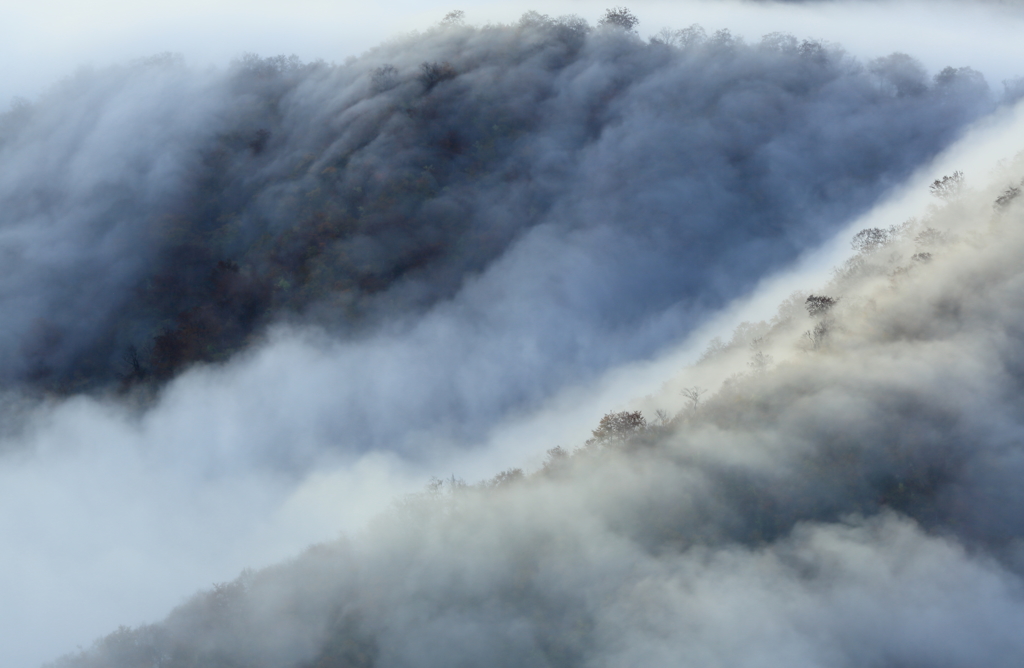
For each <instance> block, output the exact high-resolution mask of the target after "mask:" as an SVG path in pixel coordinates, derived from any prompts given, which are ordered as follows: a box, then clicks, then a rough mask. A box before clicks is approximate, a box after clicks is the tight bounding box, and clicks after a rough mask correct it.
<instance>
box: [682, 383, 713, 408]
mask: <svg viewBox="0 0 1024 668" xmlns="http://www.w3.org/2000/svg"><path fill="white" fill-rule="evenodd" d="M707 393H708V391H707V390H706V389H705V388H703V387H701V386H699V385H694V386H693V387H687V388H683V390H682V391H681V392H680V394H682V395H683V396H684V397H686V399H687V400H688V401H689V402H690V410H692V411H693V412H694V413H696V412H697V409H698V408H699V407H700V399H701V397H703V396H704V395H705V394H707Z"/></svg>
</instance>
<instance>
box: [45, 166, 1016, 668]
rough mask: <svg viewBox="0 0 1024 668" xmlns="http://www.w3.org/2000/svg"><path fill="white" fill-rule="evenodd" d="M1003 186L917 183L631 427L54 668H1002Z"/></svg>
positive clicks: (609, 427) (227, 587)
mask: <svg viewBox="0 0 1024 668" xmlns="http://www.w3.org/2000/svg"><path fill="white" fill-rule="evenodd" d="M1022 177H1024V158H1019V159H1018V160H1017V161H1016V162H1014V163H1013V164H1010V165H1003V166H1002V167H1001V168H1000V169H999V170H997V172H996V173H995V175H994V177H993V179H992V181H991V182H989V183H980V182H979V183H974V184H973V186H974V187H970V186H971V185H972V182H971V181H970V180H968V179H969V175H968V178H965V176H964V175H963V174H961V173H959V172H958V173H955V174H952V175H948V176H947V177H945V178H943V179H939V180H936V181H935V183H934V184H933V186H932V190H933V193H934V194H935V195H936V197H937V198H938V199H937V200H936V205H935V206H932V207H931V208H930V209H929V210H928V211H923V212H922V215H921V216H919V217H918V218H914V219H911V220H908V221H894V222H893V225H892V226H891V227H888V228H870V229H866V230H864V231H862V232H860V233H858V234H857V235H856V236H855V237H854V239H853V247H854V250H855V251H856V252H855V253H854V254H853V256H852V257H851V258H850V259H849V261H847V262H846V263H845V264H844V265H843V266H841V267H838V268H837V270H836V272H835V276H834V279H833V280H832V281H831V282H830V283H829V284H828V285H822V286H808V288H809V291H810V292H808V293H804V294H797V295H794V296H793V297H792V298H791V299H790V300H788V301H787V302H786V303H785V304H783V305H782V307H781V308H780V310H779V312H778V315H777V316H776V317H775V318H774V319H773V320H772V321H771V322H765V323H759V324H755V325H750V324H748V325H745V326H744V327H743V328H741V329H740V330H738V331H737V336H736V339H735V340H734V341H733V342H732V343H731V344H730V345H722V344H718V345H715V346H712V348H711V349H710V350H709V353H708V354H707V355H706V356H705V358H704V359H703V360H702V361H701V362H700V363H699V364H698V365H697V366H696V367H693V368H690V369H686V370H684V371H682V372H681V373H680V374H678V375H677V376H676V377H674V378H671V379H670V380H669V382H668V383H667V384H666V386H665V390H664V391H663V393H662V394H661V395H660V396H658V397H654V398H653V399H652V400H653V401H655V403H656V404H657V405H660V406H662V407H663V408H662V409H659V417H658V418H657V419H655V420H651V421H648V420H647V419H646V418H645V417H644V416H643V415H642V414H641V413H640V412H636V411H625V412H618V413H610V414H609V415H607V416H606V417H605V419H604V420H602V421H601V424H600V425H597V428H596V429H595V430H594V432H593V438H591V439H590V440H587V441H586V442H585V443H579V444H577V446H575V447H564V448H563V447H558V448H552V449H551V450H549V452H548V459H547V462H546V463H545V465H544V466H543V467H542V468H541V469H540V470H537V471H532V472H528V473H524V472H523V471H522V470H518V469H513V470H509V471H505V472H503V473H501V474H500V475H498V476H496V477H495V478H494V479H493V480H491V481H489V482H482V483H479V484H476V485H467V484H465V483H464V482H462V481H460V480H457V479H455V478H452V479H450V480H444V481H442V480H436V481H435V482H434V483H432V484H431V485H430V486H429V487H428V489H427V490H426V491H425V492H423V493H422V494H419V495H414V496H411V497H408V498H405V499H403V500H401V501H399V502H398V503H396V504H395V506H394V508H393V509H392V510H391V511H390V512H389V513H387V514H386V515H385V516H382V517H380V518H379V519H378V520H377V521H376V522H374V523H373V524H372V525H371V526H370V527H369V528H368V529H367V530H366V531H365V532H363V533H362V534H361V535H358V536H354V537H352V538H351V539H348V540H342V541H338V542H335V543H330V544H325V545H320V546H317V547H314V548H311V549H310V550H309V551H308V552H306V553H305V554H303V555H302V556H300V557H298V558H297V559H295V560H293V561H292V562H289V563H285V564H282V565H280V566H277V567H273V568H269V569H266V570H262V571H258V572H246V573H244V574H243V575H242V576H241V577H240V578H239V579H238V580H236V581H234V582H230V583H225V584H222V585H217V586H215V587H214V588H213V589H212V590H211V591H208V592H204V593H201V594H198V595H196V596H195V597H194V598H193V599H191V600H190V601H189V602H187V603H185V604H184V605H182V606H181V607H180V608H178V609H177V610H175V611H174V612H173V613H172V614H171V615H170V617H168V618H167V619H166V620H165V621H163V622H161V623H159V624H155V625H152V626H143V627H140V628H136V629H129V628H122V629H120V630H118V631H117V632H115V633H113V634H112V635H110V636H108V637H106V638H104V639H102V640H100V641H99V642H97V644H96V645H95V647H93V648H92V649H90V650H88V651H86V652H83V653H81V654H80V655H75V656H70V657H67V658H65V659H63V660H61V661H59V662H58V663H57V664H55V665H57V666H60V667H61V668H86V667H89V668H92V667H100V666H103V667H104V668H121V667H129V666H131V667H135V666H162V667H167V668H170V667H172V666H173V667H179V666H303V667H313V666H316V667H321V668H326V667H328V666H450V665H485V664H486V665H499V666H523V665H531V666H633V665H784V664H786V665H790V664H791V665H815V666H817V665H823V666H917V665H943V666H978V665H993V666H1013V665H1017V664H1019V663H1020V661H1021V660H1022V658H1024V640H1022V638H1021V635H1020V633H1019V630H1020V627H1021V623H1022V622H1024V601H1022V599H1021V591H1022V590H1021V574H1022V567H1024V563H1022V561H1021V553H1020V545H1021V542H1020V541H1021V538H1022V536H1024V523H1022V519H1021V512H1020V507H1021V506H1020V494H1021V493H1020V486H1019V478H1020V476H1021V474H1022V473H1024V471H1022V470H1021V466H1022V464H1021V462H1022V461H1024V459H1022V455H1024V453H1022V450H1021V443H1022V440H1021V435H1022V433H1024V423H1022V421H1021V415H1024V411H1022V410H1021V396H1024V393H1022V383H1024V376H1022V372H1021V370H1022V368H1024V367H1022V365H1021V360H1022V355H1021V351H1022V350H1024V338H1022V337H1024V321H1022V318H1021V314H1022V313H1024V291H1022V289H1021V286H1022V285H1024V283H1022V278H1024V275H1022V269H1021V267H1022V265H1021V263H1020V261H1019V258H1020V257H1021V256H1022V253H1024V208H1022V206H1024V204H1022V202H1024V198H1021V197H1020V193H1021V186H1022V185H1024V178H1022ZM697 377H700V378H704V379H708V378H714V379H715V383H714V385H713V386H711V387H708V388H702V387H700V386H698V385H692V384H691V383H692V382H693V380H694V378H697ZM680 388H682V389H680Z"/></svg>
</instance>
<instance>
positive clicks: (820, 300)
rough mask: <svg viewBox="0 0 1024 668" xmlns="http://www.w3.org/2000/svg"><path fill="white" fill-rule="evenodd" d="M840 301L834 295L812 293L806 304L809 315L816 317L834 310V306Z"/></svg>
mask: <svg viewBox="0 0 1024 668" xmlns="http://www.w3.org/2000/svg"><path fill="white" fill-rule="evenodd" d="M837 301H839V300H838V299H835V298H834V297H827V296H825V295H811V296H810V297H808V298H807V301H805V302H804V306H806V307H807V315H809V316H811V317H812V318H816V317H818V316H819V315H825V314H826V313H828V312H829V311H831V310H832V307H833V306H835V305H836V302H837Z"/></svg>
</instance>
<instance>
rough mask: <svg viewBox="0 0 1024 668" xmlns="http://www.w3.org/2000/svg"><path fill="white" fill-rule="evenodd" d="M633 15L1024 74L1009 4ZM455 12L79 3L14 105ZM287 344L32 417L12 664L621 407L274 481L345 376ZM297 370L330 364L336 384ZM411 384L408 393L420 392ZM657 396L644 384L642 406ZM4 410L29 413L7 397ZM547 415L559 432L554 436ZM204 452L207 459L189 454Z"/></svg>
mask: <svg viewBox="0 0 1024 668" xmlns="http://www.w3.org/2000/svg"><path fill="white" fill-rule="evenodd" d="M410 4H411V3H410ZM629 6H630V8H631V9H632V10H633V11H634V12H635V13H636V14H637V15H638V16H639V18H640V19H641V24H640V32H641V34H643V35H649V34H652V33H654V32H656V31H657V30H659V29H660V28H661V27H663V26H671V27H675V28H681V27H685V26H687V25H689V24H691V23H694V22H697V23H701V24H702V25H703V26H704V27H705V28H706V29H707V30H708V32H709V33H711V32H714V31H715V30H717V29H720V28H728V29H730V30H731V31H732V32H733V34H734V35H737V36H743V37H745V38H747V39H748V41H750V42H756V41H757V40H758V39H759V38H760V36H761V35H763V34H765V33H768V32H772V31H776V30H784V31H788V32H791V33H794V34H796V35H797V37H800V38H803V37H812V38H823V39H827V40H833V41H836V42H839V43H841V44H842V45H843V46H844V47H845V48H846V49H847V50H848V51H850V52H851V53H852V54H853V55H856V56H858V57H861V58H863V59H870V58H874V57H878V56H884V55H887V54H888V53H891V52H893V51H905V52H908V53H910V54H912V55H913V56H915V57H917V58H919V59H920V60H921V61H922V62H923V63H924V64H925V65H926V67H927V68H928V69H929V71H930V72H935V71H936V70H938V69H939V68H941V67H944V66H946V65H950V64H952V65H954V66H962V65H970V66H972V67H974V68H975V69H978V70H980V71H982V72H983V73H984V74H985V76H986V78H987V79H988V81H989V84H990V85H991V86H992V88H993V89H995V90H996V91H997V92H998V91H999V90H1000V89H1001V83H1000V82H1001V80H1002V79H1005V78H1009V77H1012V76H1015V75H1017V74H1019V71H1017V70H1016V69H1015V68H1016V66H1017V63H1020V62H1024V58H1021V56H1022V55H1024V48H1022V47H1021V46H1019V45H1018V44H1017V43H1015V42H1017V41H1019V40H1015V39H1014V38H1015V37H1016V36H1018V35H1020V34H1024V17H1022V16H1021V15H1020V13H1019V12H1018V11H1017V10H1016V9H1013V8H1012V7H1011V8H1008V7H1007V6H990V5H984V4H980V3H927V4H924V3H895V4H894V3H820V4H813V3H803V4H799V5H796V4H780V5H775V4H766V3H760V4H747V3H723V2H708V3H692V4H689V3H679V2H674V3H642V2H634V3H631V4H630V5H629ZM454 8H456V7H453V6H449V5H440V4H438V5H436V6H435V5H430V4H427V3H416V4H415V7H409V9H407V10H404V11H403V10H402V9H401V5H390V6H388V7H387V8H386V9H384V10H379V11H377V12H370V11H369V10H368V9H367V8H366V7H364V6H362V5H356V6H355V7H345V6H344V5H339V4H338V3H313V2H300V3H248V2H247V3H236V4H230V3H219V4H216V5H212V4H211V3H191V4H189V3H174V5H173V6H172V5H171V4H170V3H166V4H156V3H154V4H150V5H147V6H145V7H141V6H139V5H138V4H137V3H109V4H105V5H91V6H89V7H88V9H86V8H84V7H83V6H81V5H80V4H78V3H72V2H67V3H43V4H39V5H35V6H34V7H33V8H31V9H26V10H21V11H12V10H11V9H3V10H0V26H2V27H0V62H2V63H3V64H4V72H5V77H4V79H3V81H2V82H0V100H4V99H8V98H11V97H13V96H23V97H27V98H30V99H31V98H34V97H35V96H37V95H38V94H39V93H41V92H42V91H43V90H45V89H46V88H47V87H48V86H50V85H51V84H52V83H53V82H54V81H55V80H57V79H59V78H60V77H62V76H65V75H67V74H69V73H71V72H73V71H74V70H75V69H76V68H78V67H81V66H85V65H93V66H95V67H103V66H106V65H108V64H112V63H120V62H124V61H126V60H130V59H133V58H137V57H142V56H147V55H151V54H153V53H157V52H163V51H174V52H180V53H182V54H183V55H184V57H185V60H186V62H188V63H190V64H194V65H198V66H205V65H216V66H220V67H222V66H224V65H225V64H226V63H227V62H228V61H230V60H231V59H232V58H235V57H238V56H239V55H240V54H241V53H243V52H256V53H259V54H261V55H273V54H277V53H284V54H291V53H295V54H297V55H299V56H300V57H302V58H304V59H315V58H323V59H325V60H329V61H337V62H341V61H343V60H344V59H345V58H346V57H348V56H351V55H358V54H360V53H362V52H363V51H365V50H366V49H368V48H370V47H372V46H374V45H376V44H377V43H379V42H380V41H382V40H384V39H386V38H388V37H390V36H392V35H394V34H396V33H399V32H403V31H408V30H413V29H422V28H424V27H426V26H428V25H430V24H431V23H433V22H435V21H436V20H438V19H439V18H440V17H441V16H443V15H444V14H445V13H446V12H447V11H449V10H450V9H454ZM457 8H459V9H463V10H465V11H466V18H467V21H468V22H470V23H474V24H480V23H484V22H486V21H488V20H493V21H514V20H515V19H517V18H518V16H519V15H520V14H522V12H523V11H525V10H527V9H537V10H540V11H543V12H545V13H548V14H552V15H557V14H562V13H578V14H580V15H582V16H584V17H585V18H587V19H589V20H590V21H591V22H596V20H597V19H598V18H599V17H600V15H601V13H602V12H603V10H604V9H605V8H606V6H605V5H604V4H597V3H554V4H552V5H547V6H544V7H533V6H530V5H521V4H515V5H513V4H510V3H508V4H506V3H480V4H477V5H472V4H465V3H464V4H462V5H461V6H459V7H457ZM1007 132H1008V135H1007V143H1008V144H1009V143H1012V140H1013V139H1017V138H1019V136H1020V134H1019V130H1017V129H1011V130H1008V131H1007ZM945 168H946V165H943V167H941V169H945ZM937 169H940V168H938V167H936V168H930V169H926V170H925V173H924V175H923V176H921V177H920V179H919V180H918V182H916V183H915V187H916V188H918V189H919V188H920V187H921V183H923V182H927V179H929V178H931V177H933V175H935V176H937V175H938V174H937V173H935V171H936V170H937ZM826 264H827V262H825V263H821V265H820V266H822V267H824V265H826ZM773 298H774V293H773ZM278 336H279V339H278V341H277V342H276V343H275V345H274V346H272V347H271V348H268V349H266V350H264V351H262V352H258V353H256V354H255V356H253V357H252V358H250V359H246V360H243V361H242V362H240V363H238V364H236V365H233V366H232V367H231V368H229V369H228V370H226V371H223V372H222V371H200V372H197V373H193V374H190V375H188V376H186V377H185V378H182V379H181V380H180V381H178V382H177V383H176V384H175V385H174V386H173V387H172V388H171V389H170V390H169V392H168V394H167V396H166V398H165V399H164V400H163V401H161V403H160V404H159V405H158V406H157V407H156V408H155V409H154V410H153V411H151V412H150V413H148V414H146V415H145V416H144V417H142V418H141V419H140V418H139V417H138V416H135V415H132V414H129V413H127V412H125V411H123V410H122V409H120V408H118V407H116V406H111V405H107V404H103V403H100V402H96V401H94V400H92V399H88V398H78V399H72V400H69V401H65V402H61V403H59V404H54V405H49V406H43V407H41V408H36V409H34V412H32V413H31V414H30V416H29V417H28V418H27V420H28V425H27V426H26V427H25V431H23V432H21V433H20V435H19V436H18V438H17V445H18V447H12V448H10V451H9V452H8V454H7V455H5V457H4V459H5V461H4V462H3V465H2V466H0V490H2V492H0V498H2V508H3V511H2V515H0V545H2V547H0V557H2V559H0V560H2V562H3V564H4V574H3V575H2V576H0V601H3V604H2V606H0V629H2V631H0V662H2V663H4V665H14V666H17V665H33V664H35V663H38V662H39V661H41V660H44V659H47V658H51V657H53V656H55V655H57V654H60V653H62V652H65V651H68V650H71V649H73V648H74V646H75V645H76V644H82V645H87V644H88V643H89V642H90V641H91V640H92V639H93V638H94V637H96V636H97V635H99V634H101V633H104V632H107V631H109V630H111V629H112V628H115V627H116V626H117V625H118V624H121V623H124V624H138V623H141V622H145V621H154V620H156V619H158V618H159V617H161V616H162V615H163V614H165V613H166V611H167V610H168V609H169V608H170V607H171V606H173V605H174V604H176V603H178V602H180V601H181V600H182V599H183V598H184V597H185V596H187V595H188V594H190V593H191V592H192V591H193V590H195V589H196V588H198V587H202V586H207V585H209V584H210V583H211V582H213V581H221V580H226V579H230V578H232V577H234V576H235V575H236V574H237V572H238V571H239V570H240V569H241V568H243V567H245V566H255V567H258V566H262V565H265V564H267V563H271V562H273V561H275V560H278V559H281V558H283V557H285V556H287V555H289V554H292V553H294V552H295V551H297V550H298V549H300V548H301V547H304V546H305V545H307V544H308V543H310V542H312V541H315V540H322V539H326V538H330V537H332V536H334V535H335V534H336V532H337V531H338V530H339V529H349V530H350V529H354V528H356V527H358V526H360V524H361V522H362V521H364V520H365V519H366V518H367V517H368V516H370V515H371V514H373V513H375V512H377V511H378V510H379V509H381V508H383V507H385V506H386V505H387V503H388V502H389V500H390V499H391V498H393V497H394V495H396V494H399V493H402V492H405V491H409V490H412V489H416V488H418V487H420V486H421V485H422V484H423V482H424V481H425V479H426V478H427V477H429V476H430V475H445V474H449V473H456V474H458V475H460V476H463V477H466V478H468V479H470V480H473V479H475V478H478V477H485V476H487V475H489V474H492V473H493V472H494V471H495V470H496V469H499V468H502V467H505V466H509V465H522V464H524V463H525V464H529V463H530V462H535V461H537V458H538V457H539V456H540V454H539V453H541V452H543V450H544V449H545V448H547V447H550V446H552V445H555V444H557V442H552V440H554V439H555V438H559V439H561V438H568V439H571V438H579V439H580V440H582V438H584V437H585V436H586V435H587V431H588V429H589V428H591V427H592V425H593V420H594V419H596V417H599V416H600V415H601V414H602V413H603V412H604V411H605V410H609V409H612V408H616V406H613V405H609V404H610V401H611V399H612V398H613V396H614V392H612V393H611V394H609V393H603V394H602V393H600V389H601V388H602V387H606V385H605V384H602V383H598V384H597V387H596V388H595V389H590V390H582V389H579V390H575V392H576V393H575V394H573V390H572V389H571V388H570V389H569V390H566V392H567V393H568V394H572V398H571V400H567V399H565V398H563V399H561V400H560V402H556V403H554V404H552V405H553V406H554V408H549V409H548V410H549V411H551V412H553V413H555V414H558V413H559V412H560V411H561V407H564V406H565V405H567V404H568V405H572V406H573V407H574V408H575V410H576V411H577V413H575V416H576V417H575V418H574V419H570V420H568V421H562V422H559V421H557V420H553V419H552V418H550V413H545V412H544V411H541V417H540V418H539V419H540V423H541V424H544V425H545V427H544V428H534V429H533V430H532V431H531V429H530V428H527V427H517V426H516V425H517V424H518V423H519V419H520V418H521V417H529V416H517V415H510V416H507V419H506V421H505V422H506V424H505V425H504V426H499V427H496V430H495V432H494V434H493V435H492V436H491V437H490V438H489V439H484V440H485V441H490V444H489V445H488V444H486V443H485V444H480V445H482V446H483V447H481V448H480V449H479V450H478V451H477V454H475V455H473V456H472V457H469V458H467V457H465V456H460V457H458V458H457V459H456V458H455V457H454V456H453V454H452V453H451V452H450V451H449V450H448V449H447V448H446V447H445V444H444V443H437V444H435V445H436V450H430V451H429V452H431V454H430V455H427V456H422V457H420V459H419V461H417V462H416V463H415V464H413V463H411V462H409V461H405V460H402V459H400V458H399V457H397V456H396V455H394V454H388V453H380V452H374V453H370V454H367V455H363V456H360V457H358V458H352V457H348V458H346V457H345V456H343V455H322V457H323V459H322V460H320V461H318V463H317V465H315V466H312V467H311V468H310V469H309V470H304V471H302V472H300V473H296V472H294V471H291V472H277V471H275V470H274V469H273V467H270V466H266V465H265V464H266V462H265V461H260V458H259V457H256V458H255V459H254V458H253V457H252V456H251V453H250V452H248V451H246V450H245V448H246V447H247V446H248V445H249V444H250V436H251V435H252V429H253V426H252V425H249V424H248V423H247V419H248V418H247V416H251V415H253V414H259V415H261V416H262V417H263V418H265V419H264V420H262V421H261V422H260V425H261V427H260V428H263V427H265V426H266V425H271V426H272V427H273V428H274V429H277V430H278V431H276V432H274V431H270V432H267V431H263V432H262V433H260V434H258V437H259V438H258V440H259V441H260V442H262V443H280V442H287V443H289V445H290V446H291V447H294V448H296V449H299V450H301V449H303V448H308V449H309V450H310V451H312V452H319V448H318V444H319V443H320V442H321V441H322V440H323V439H324V438H325V436H326V435H325V434H324V433H323V432H318V431H317V427H316V418H317V416H318V415H320V414H321V413H323V412H329V410H330V409H329V404H330V397H329V395H328V394H327V393H329V392H330V391H331V386H332V382H333V379H332V378H331V377H330V375H329V374H330V373H331V371H330V370H331V367H330V365H328V364H325V361H326V360H331V359H333V356H332V349H331V344H329V343H324V342H323V341H317V340H314V341H312V342H310V341H307V340H305V339H304V338H303V336H302V335H294V334H291V333H288V332H282V333H281V334H279V335H278ZM700 345H701V344H700V343H696V344H694V346H697V347H699V346H700ZM386 353H387V351H386V349H385V350H383V352H381V354H382V355H386ZM296 369H300V370H305V371H308V370H311V369H312V370H315V369H324V371H323V373H324V374H325V377H323V378H317V377H316V376H315V374H314V375H312V376H311V375H310V374H309V373H303V374H299V373H296V372H295V370H296ZM610 373H611V374H612V375H614V374H616V372H615V371H614V370H613V371H612V372H610ZM617 373H618V374H619V376H618V377H621V374H623V373H627V372H625V371H619V372H617ZM651 375H652V376H653V375H654V374H651ZM397 378H398V380H397V381H396V386H395V387H394V388H393V392H395V393H396V395H398V394H400V393H402V392H403V391H404V390H405V389H406V388H403V387H401V384H400V381H401V376H400V375H399V376H397ZM240 387H244V388H247V389H249V390H251V391H249V392H246V393H245V394H244V395H240V394H238V393H236V392H235V390H236V389H237V388H240ZM642 387H643V385H642V383H634V384H631V385H628V388H629V391H630V392H633V391H638V390H641V389H642ZM253 388H255V389H253ZM620 391H621V390H620ZM306 393H309V394H310V395H312V396H314V397H315V398H313V399H311V400H310V401H308V402H288V403H287V404H286V405H285V408H286V411H283V410H282V403H281V396H289V395H290V396H293V397H297V396H302V395H304V394H306ZM626 398H627V397H626V396H620V399H619V400H621V401H625V400H626ZM4 401H6V402H7V403H8V404H10V403H14V404H18V403H19V402H21V401H22V400H21V399H20V398H19V397H16V396H9V397H5V398H4ZM18 414H19V415H22V414H21V413H18ZM268 416H269V417H268ZM552 422H553V423H555V424H559V425H561V426H560V427H559V428H560V429H561V431H559V432H553V431H552V430H551V424H552ZM566 425H569V426H566ZM516 429H521V430H522V431H519V432H516V431H515V430H516ZM211 431H212V433H213V436H212V437H211ZM509 434H513V436H509ZM540 434H543V436H540ZM554 434H557V437H556V436H554ZM574 434H575V436H574ZM404 436H405V438H407V439H412V438H415V435H414V434H413V435H409V434H405V435H404ZM424 438H426V436H425V437H424ZM548 439H552V440H548ZM197 443H203V444H204V447H202V448H197V447H194V446H195V444H197ZM456 466H458V467H460V468H459V470H455V467H456Z"/></svg>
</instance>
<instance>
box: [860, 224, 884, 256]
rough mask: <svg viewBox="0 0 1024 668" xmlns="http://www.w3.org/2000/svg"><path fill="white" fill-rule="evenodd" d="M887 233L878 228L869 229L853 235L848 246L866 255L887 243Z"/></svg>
mask: <svg viewBox="0 0 1024 668" xmlns="http://www.w3.org/2000/svg"><path fill="white" fill-rule="evenodd" d="M889 236H890V235H889V231H888V230H883V229H882V228H880V227H869V228H868V229H866V230H861V231H860V232H858V233H857V234H855V235H853V239H852V240H851V241H850V246H851V247H852V248H853V250H855V251H857V252H858V253H867V252H870V251H873V250H875V249H876V248H881V247H882V246H884V245H885V244H887V243H889Z"/></svg>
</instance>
